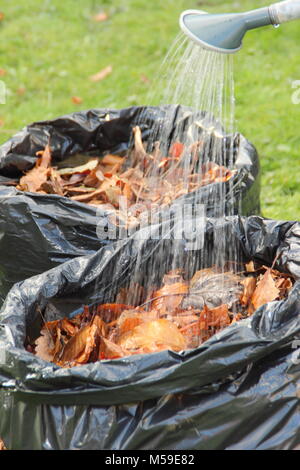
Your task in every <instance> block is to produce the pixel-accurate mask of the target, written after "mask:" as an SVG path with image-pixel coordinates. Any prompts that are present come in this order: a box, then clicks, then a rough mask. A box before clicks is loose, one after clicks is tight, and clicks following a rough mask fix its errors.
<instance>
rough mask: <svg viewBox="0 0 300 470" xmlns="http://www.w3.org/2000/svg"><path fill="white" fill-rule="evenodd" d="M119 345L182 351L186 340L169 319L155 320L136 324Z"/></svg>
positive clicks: (153, 349)
mask: <svg viewBox="0 0 300 470" xmlns="http://www.w3.org/2000/svg"><path fill="white" fill-rule="evenodd" d="M118 345H119V346H121V347H122V348H124V349H127V350H128V351H130V350H141V349H146V350H148V351H152V352H155V351H161V350H163V349H170V350H173V351H181V350H183V349H185V347H186V341H185V339H184V337H183V336H182V334H181V333H180V331H179V330H178V328H177V327H176V326H175V325H174V324H173V323H172V322H171V321H169V320H164V319H161V320H154V321H150V322H147V323H143V324H141V325H138V326H136V327H135V328H134V329H133V330H132V331H131V332H128V333H125V334H124V335H123V336H122V337H121V338H120V340H119V341H118Z"/></svg>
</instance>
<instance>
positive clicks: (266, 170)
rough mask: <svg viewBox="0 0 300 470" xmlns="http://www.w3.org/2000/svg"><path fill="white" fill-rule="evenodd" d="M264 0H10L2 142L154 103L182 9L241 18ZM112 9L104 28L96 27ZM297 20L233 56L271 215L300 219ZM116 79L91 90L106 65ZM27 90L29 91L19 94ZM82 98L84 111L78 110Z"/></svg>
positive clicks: (242, 124)
mask: <svg viewBox="0 0 300 470" xmlns="http://www.w3.org/2000/svg"><path fill="white" fill-rule="evenodd" d="M267 3H268V2H266V0H264V1H261V0H255V1H254V0H243V2H241V1H240V2H237V1H227V2H223V1H220V0H219V1H218V0H211V1H197V0H194V1H192V0H176V1H175V0H164V1H163V2H162V1H158V0H106V1H105V0H101V1H96V0H63V1H62V0H40V1H37V0H18V2H14V1H11V0H2V2H1V6H0V9H1V11H2V12H3V13H4V14H5V18H4V20H3V21H2V22H1V24H0V34H1V43H0V56H1V63H0V68H3V69H5V70H6V71H7V73H6V75H5V76H4V77H0V78H1V79H2V80H3V81H4V82H5V83H6V86H7V88H8V97H7V103H6V105H0V119H1V120H2V121H3V125H2V126H1V127H0V143H2V142H4V141H5V140H6V139H8V138H9V137H11V136H12V135H13V134H14V133H15V132H16V131H18V130H19V129H20V128H22V127H23V126H24V125H26V124H29V123H31V122H33V121H37V120H43V119H51V118H54V117H57V116H60V115H62V114H66V113H70V112H72V111H75V110H79V109H88V108H92V107H106V106H107V107H118V108H119V107H125V106H129V105H136V104H147V102H146V100H147V94H148V92H149V89H150V88H151V83H150V84H147V83H144V82H143V81H142V80H141V75H142V74H144V75H146V76H147V77H148V78H149V79H150V80H151V79H153V78H154V76H155V73H156V71H157V69H158V67H159V65H160V63H161V61H162V59H163V57H164V56H165V54H166V52H167V50H168V48H169V46H170V45H171V43H172V41H173V39H174V38H175V36H176V34H177V33H178V17H179V14H180V12H181V11H182V10H184V9H187V8H199V9H204V10H207V11H211V12H226V11H238V10H240V11H242V10H248V9H251V8H256V7H257V8H258V7H261V6H264V5H266V4H267ZM101 10H105V11H107V12H108V13H109V15H110V18H109V20H108V21H106V22H103V23H96V22H94V21H92V20H91V17H92V15H94V14H96V13H98V12H99V11H101ZM299 40H300V28H299V22H294V23H290V24H286V25H283V26H282V27H280V28H279V29H277V30H274V29H273V28H272V27H269V28H264V29H261V30H257V31H255V32H250V33H248V34H247V36H246V38H245V41H244V47H243V49H242V51H241V52H239V53H238V54H237V55H236V57H235V90H236V117H237V127H238V130H239V131H240V132H243V133H244V134H245V136H246V137H247V138H248V139H249V140H250V141H251V142H252V143H253V144H254V145H255V146H256V147H257V149H258V152H259V154H260V158H261V165H262V194H261V199H262V210H263V215H264V216H266V217H271V218H277V219H288V220H296V219H298V220H300V190H299V185H300V177H299V173H300V171H299V170H300V164H299V162H300V158H299V154H300V151H299V144H300V134H299V131H298V126H299V118H300V104H299V105H295V104H293V103H292V93H293V92H294V90H293V89H292V82H293V81H294V80H300V61H299V56H298V51H299ZM110 64H111V65H112V66H113V73H112V74H111V75H110V76H109V77H107V78H106V79H105V80H103V81H101V82H98V83H92V82H91V81H90V80H89V77H90V75H92V74H95V73H97V72H98V71H99V70H101V69H102V68H104V67H106V66H107V65H110ZM20 88H25V90H26V91H25V93H23V94H19V93H18V90H19V89H20ZM72 96H80V97H81V98H82V100H83V102H82V103H81V104H80V105H76V104H74V103H72V101H71V97H72Z"/></svg>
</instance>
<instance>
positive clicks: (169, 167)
mask: <svg viewBox="0 0 300 470" xmlns="http://www.w3.org/2000/svg"><path fill="white" fill-rule="evenodd" d="M133 136H134V145H133V148H132V149H131V151H130V152H129V155H128V157H127V158H125V157H124V158H123V157H120V156H118V155H112V154H107V155H105V156H104V157H103V158H100V157H92V158H90V160H89V161H88V162H87V163H85V164H83V165H80V166H76V167H73V168H60V169H59V168H57V167H54V166H52V164H51V148H50V145H47V146H46V148H45V149H44V151H40V152H38V153H37V155H38V157H39V158H38V159H37V161H36V164H35V166H34V167H33V168H32V169H31V170H29V171H27V172H26V174H24V175H23V176H22V177H21V178H20V181H19V182H18V184H17V189H19V190H21V191H29V192H34V193H40V194H58V195H60V196H66V197H68V198H70V199H72V200H74V201H78V202H82V203H86V204H89V205H92V206H96V207H101V208H102V209H103V210H106V211H108V212H109V213H112V214H113V216H114V219H113V220H112V222H114V220H116V221H117V224H120V223H122V222H124V221H125V223H126V224H127V225H129V226H136V225H138V224H139V223H140V222H141V219H142V217H143V215H145V214H147V213H149V211H155V210H156V209H157V210H158V211H159V210H160V209H161V208H162V207H164V206H166V205H169V204H170V203H171V202H172V201H174V200H175V199H177V198H178V197H180V196H183V195H185V194H188V193H190V192H193V191H195V190H197V189H198V188H199V187H201V186H206V185H208V184H211V183H214V182H225V181H228V180H229V179H230V178H231V177H232V175H233V174H234V172H235V170H232V171H231V170H229V169H227V168H225V167H223V166H220V165H217V164H215V163H206V164H204V165H202V166H201V168H200V170H199V169H196V168H195V167H196V164H197V162H199V158H200V157H199V155H200V154H201V152H202V151H203V145H204V143H203V142H200V141H199V142H196V143H194V144H193V145H192V146H190V147H189V148H185V146H184V145H183V144H182V143H180V142H174V143H173V144H172V145H171V147H170V149H169V152H168V156H165V155H164V154H163V153H162V152H161V150H160V144H159V142H156V143H155V144H154V150H153V151H152V152H151V153H147V151H146V149H145V148H146V146H145V144H144V143H143V142H142V134H141V130H140V128H139V127H138V126H136V127H134V128H133ZM186 158H189V159H190V161H191V170H190V171H189V175H186V170H185V169H184V160H185V159H186ZM200 161H201V160H200ZM193 166H194V171H193ZM124 207H125V208H126V209H124Z"/></svg>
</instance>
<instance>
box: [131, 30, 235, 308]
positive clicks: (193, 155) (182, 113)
mask: <svg viewBox="0 0 300 470" xmlns="http://www.w3.org/2000/svg"><path fill="white" fill-rule="evenodd" d="M148 105H152V106H159V107H160V109H161V112H160V113H159V118H158V119H157V120H154V122H153V119H152V120H151V122H150V121H147V113H146V114H144V113H142V114H141V116H140V119H139V121H140V122H139V123H138V124H139V125H140V127H141V128H144V127H145V126H146V127H147V125H148V126H149V127H151V129H150V130H151V132H150V137H148V139H147V142H146V144H147V151H148V152H149V153H150V152H153V150H154V149H159V155H160V157H161V158H162V159H163V158H165V157H166V155H168V154H170V149H171V148H172V146H173V145H174V144H178V142H179V143H180V144H182V146H183V147H182V148H183V149H184V150H183V152H182V155H181V157H180V162H178V160H176V159H174V161H172V160H171V161H170V162H169V163H168V164H169V167H168V172H167V173H165V174H164V176H163V178H162V177H161V176H160V174H159V172H158V170H157V167H156V168H155V169H152V171H151V172H150V173H149V171H148V173H147V178H148V180H149V181H150V182H151V184H152V185H153V187H152V190H153V192H155V191H157V188H158V187H159V185H167V184H169V185H176V184H178V178H179V176H178V174H179V173H178V167H180V182H181V190H182V191H183V193H185V194H186V193H188V191H189V188H190V182H191V179H193V182H194V183H195V184H196V183H197V184H200V183H201V180H202V179H203V177H204V176H203V175H204V171H203V167H204V166H205V165H208V164H217V165H219V166H220V168H221V169H220V170H219V174H218V176H219V177H220V178H223V177H224V176H225V173H226V169H230V170H232V169H234V159H235V151H236V149H235V145H234V133H235V131H236V129H235V117H234V107H235V100H234V78H233V56H232V55H230V54H229V55H227V54H220V53H217V52H213V51H208V50H205V49H203V48H201V47H200V46H198V45H196V44H195V43H193V42H192V41H190V40H189V39H188V38H187V37H186V36H185V35H183V34H182V33H180V34H179V35H178V36H177V37H176V39H175V41H174V43H173V44H172V46H171V48H170V50H169V52H168V54H167V56H166V57H165V59H164V61H163V63H162V65H161V67H160V68H159V70H158V72H157V77H156V79H155V80H154V83H153V84H152V86H151V92H150V94H149V97H148V99H147V106H148ZM232 179H233V178H230V179H229V180H228V181H227V183H226V185H225V184H224V183H221V184H218V183H213V184H211V185H209V186H207V188H208V189H207V191H206V192H204V193H202V197H201V198H197V194H198V191H197V190H196V192H195V193H194V195H192V197H189V198H187V195H186V196H185V199H184V200H183V202H182V198H181V199H180V200H179V201H181V207H180V210H181V212H180V211H179V212H178V213H176V211H175V215H174V213H173V215H172V217H173V220H174V221H175V223H178V224H179V225H180V224H181V227H182V229H183V232H185V233H182V235H183V236H182V237H181V236H180V231H179V236H177V237H176V238H177V239H176V240H172V241H170V240H168V234H169V231H168V229H167V230H165V231H164V233H163V234H162V233H155V235H153V233H152V240H151V242H150V241H149V243H148V242H146V245H147V246H148V248H147V249H146V250H145V246H146V245H145V244H144V248H142V247H141V248H137V260H136V263H135V268H134V272H133V273H131V274H130V284H129V290H128V292H129V293H130V299H129V298H128V299H125V300H127V301H128V302H127V303H129V304H131V305H132V304H134V303H135V304H136V305H138V304H139V297H140V290H139V287H136V286H137V284H141V283H142V284H143V285H144V287H145V290H146V291H150V292H151V290H153V288H154V287H156V288H159V287H160V286H161V282H162V279H163V275H164V274H165V273H167V272H169V271H171V270H178V269H181V270H184V271H185V272H186V273H187V274H186V276H187V278H189V277H191V276H192V275H193V274H194V273H195V272H196V271H198V270H200V269H204V268H207V267H210V266H212V265H216V266H218V268H219V270H221V272H223V273H225V272H226V271H228V262H230V268H229V269H230V270H233V269H235V268H236V266H238V261H239V256H238V249H237V246H236V243H235V242H234V240H232V238H231V237H230V236H229V234H228V232H227V231H226V230H225V229H224V228H222V227H223V221H224V217H225V215H227V216H228V215H232V214H233V211H234V207H233V205H230V204H229V203H228V200H227V198H228V194H230V193H231V191H232V184H233V183H232ZM203 194H204V196H203ZM190 196H191V194H190ZM179 206H180V204H179ZM183 207H184V209H182V208H183ZM182 210H183V211H182ZM178 214H179V215H178ZM212 215H213V216H214V218H215V219H217V220H218V223H216V222H214V224H213V225H212V227H211V230H210V231H211V235H210V237H208V239H209V240H207V242H206V244H205V245H204V248H203V247H202V241H203V240H202V238H201V226H202V228H203V229H205V226H206V225H205V224H206V220H205V219H206V217H207V216H212ZM167 218H168V216H167ZM161 221H162V225H163V223H164V221H166V220H165V218H164V217H163V218H162V220H161ZM194 224H196V226H195V225H194ZM193 225H194V226H193ZM194 229H195V230H196V232H197V233H198V235H197V240H196V245H194V246H193V244H192V245H191V244H187V243H186V241H184V239H185V238H186V232H188V233H189V231H190V232H192V231H193V230H194ZM145 230H146V232H147V229H145ZM148 232H149V231H148ZM148 232H147V233H148ZM142 243H143V242H141V244H142ZM149 247H150V248H149ZM201 248H203V249H201ZM145 251H146V252H147V256H146V258H147V259H148V261H145ZM149 253H152V256H151V257H149ZM236 270H238V268H237V269H236ZM225 278H226V276H225V274H224V282H222V281H221V283H220V278H219V281H218V282H219V290H220V291H223V290H224V291H226V280H225ZM149 295H150V297H151V294H149ZM214 295H216V291H214V292H212V296H214ZM125 303H126V302H125Z"/></svg>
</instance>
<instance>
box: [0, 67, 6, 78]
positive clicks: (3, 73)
mask: <svg viewBox="0 0 300 470" xmlns="http://www.w3.org/2000/svg"><path fill="white" fill-rule="evenodd" d="M6 74H7V71H6V70H5V69H0V77H4V76H5V75H6Z"/></svg>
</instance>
